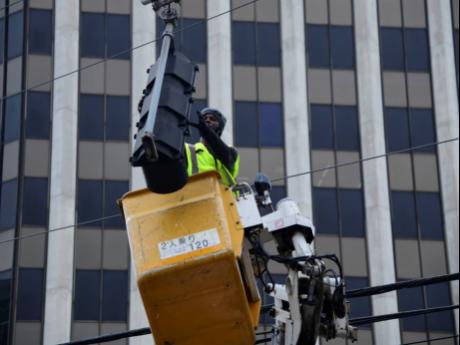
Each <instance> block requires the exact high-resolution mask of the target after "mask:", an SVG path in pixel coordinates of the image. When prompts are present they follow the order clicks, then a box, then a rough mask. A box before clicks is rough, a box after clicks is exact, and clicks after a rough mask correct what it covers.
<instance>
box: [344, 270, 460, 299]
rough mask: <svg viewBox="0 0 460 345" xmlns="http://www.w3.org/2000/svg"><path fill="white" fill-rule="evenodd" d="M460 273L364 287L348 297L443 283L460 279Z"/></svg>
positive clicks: (347, 295)
mask: <svg viewBox="0 0 460 345" xmlns="http://www.w3.org/2000/svg"><path fill="white" fill-rule="evenodd" d="M459 278H460V274H459V273H454V274H446V275H442V276H437V277H432V278H423V279H414V280H407V281H403V282H399V283H394V284H387V285H381V286H375V287H369V288H364V289H357V290H351V291H348V292H347V294H346V297H347V298H355V297H367V296H372V295H379V294H383V293H387V292H390V291H394V290H401V289H410V288H414V287H418V286H425V285H432V284H437V283H443V282H447V281H453V280H459Z"/></svg>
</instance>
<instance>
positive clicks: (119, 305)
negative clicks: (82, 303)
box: [102, 271, 128, 321]
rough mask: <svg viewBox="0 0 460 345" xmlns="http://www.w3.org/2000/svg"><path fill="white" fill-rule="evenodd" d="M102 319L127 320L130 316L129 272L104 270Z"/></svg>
mask: <svg viewBox="0 0 460 345" xmlns="http://www.w3.org/2000/svg"><path fill="white" fill-rule="evenodd" d="M103 274H104V279H103V282H104V283H103V287H102V289H103V291H102V320H103V321H126V320H127V316H128V272H127V271H104V273H103Z"/></svg>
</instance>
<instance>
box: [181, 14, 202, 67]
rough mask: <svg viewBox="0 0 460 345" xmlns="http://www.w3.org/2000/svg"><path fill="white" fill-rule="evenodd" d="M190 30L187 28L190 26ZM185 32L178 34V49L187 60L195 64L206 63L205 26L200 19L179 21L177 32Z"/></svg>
mask: <svg viewBox="0 0 460 345" xmlns="http://www.w3.org/2000/svg"><path fill="white" fill-rule="evenodd" d="M192 25H193V27H191V28H190V29H187V28H188V27H190V26H192ZM181 28H184V29H185V30H184V31H182V32H181V33H180V35H181V40H180V48H179V50H180V51H182V52H183V53H184V54H185V55H186V56H187V57H188V58H189V59H191V60H192V61H194V62H197V63H206V61H207V48H206V42H207V33H206V24H205V22H204V21H203V20H202V19H187V18H184V19H182V20H180V25H179V30H180V29H181Z"/></svg>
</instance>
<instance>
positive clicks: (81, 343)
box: [59, 304, 459, 345]
mask: <svg viewBox="0 0 460 345" xmlns="http://www.w3.org/2000/svg"><path fill="white" fill-rule="evenodd" d="M458 308H459V305H458V304H457V305H452V306H446V307H437V308H428V309H421V310H413V311H406V312H400V313H394V314H387V315H380V316H372V317H362V318H357V319H352V320H350V325H352V326H361V325H368V324H372V323H377V322H382V321H388V320H394V319H402V318H407V317H412V316H418V315H425V314H432V313H438V312H443V311H450V310H454V309H458ZM151 333H152V331H151V330H150V328H148V327H146V328H140V329H136V330H131V331H127V332H121V333H114V334H109V335H103V336H100V337H95V338H91V339H84V340H77V341H72V342H69V343H62V344H59V345H92V344H98V343H107V342H110V341H115V340H120V339H126V338H132V337H138V336H143V335H148V334H151ZM457 337H458V336H457ZM270 340H271V338H266V339H261V340H257V341H256V343H255V344H265V343H266V342H268V341H270ZM440 340H441V339H440ZM431 341H433V340H431ZM412 344H419V343H411V344H404V345H412Z"/></svg>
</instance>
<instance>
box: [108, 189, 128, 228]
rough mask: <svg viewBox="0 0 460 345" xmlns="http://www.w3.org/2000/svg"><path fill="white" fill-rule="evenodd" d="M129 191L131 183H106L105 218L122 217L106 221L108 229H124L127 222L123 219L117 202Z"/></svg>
mask: <svg viewBox="0 0 460 345" xmlns="http://www.w3.org/2000/svg"><path fill="white" fill-rule="evenodd" d="M128 191H129V183H128V182H123V181H106V182H105V203H104V216H106V217H107V216H108V217H110V216H113V215H120V217H116V218H111V219H106V220H104V226H105V227H106V228H116V229H124V228H125V222H124V220H123V217H121V212H120V208H119V207H118V205H117V200H118V199H120V198H121V197H122V196H123V195H124V194H125V193H127V192H128Z"/></svg>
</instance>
